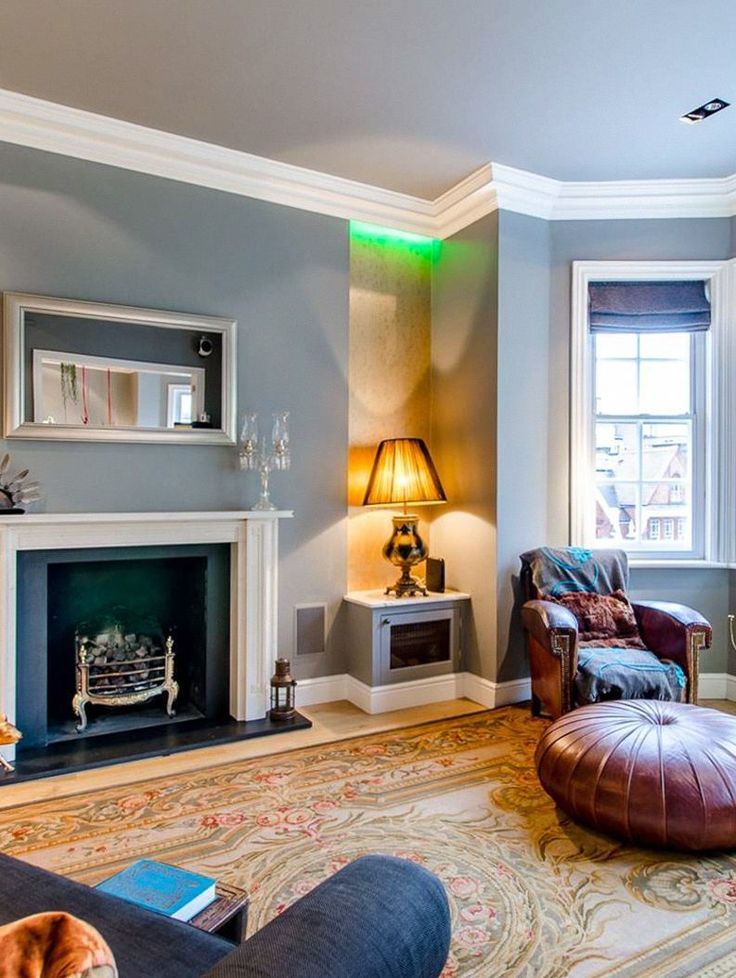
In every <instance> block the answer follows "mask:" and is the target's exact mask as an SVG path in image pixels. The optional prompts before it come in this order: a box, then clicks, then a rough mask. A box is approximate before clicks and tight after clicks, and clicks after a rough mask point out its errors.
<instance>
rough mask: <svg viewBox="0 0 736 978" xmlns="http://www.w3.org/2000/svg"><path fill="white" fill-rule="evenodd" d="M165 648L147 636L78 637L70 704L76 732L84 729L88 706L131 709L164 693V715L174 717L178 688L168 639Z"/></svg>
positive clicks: (169, 639) (172, 650)
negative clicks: (73, 689)
mask: <svg viewBox="0 0 736 978" xmlns="http://www.w3.org/2000/svg"><path fill="white" fill-rule="evenodd" d="M100 639H103V640H104V641H100ZM164 646H165V648H164V649H162V648H161V647H160V646H158V645H156V644H155V642H154V641H153V640H152V639H150V638H149V637H147V636H137V635H122V634H119V635H117V636H114V637H110V636H108V635H104V636H98V638H97V640H96V641H92V640H91V639H89V638H88V637H86V636H85V637H83V638H80V636H79V635H77V636H76V651H77V658H76V664H77V691H76V693H75V695H74V699H73V700H72V708H73V710H74V712H75V713H76V715H77V716H78V717H79V723H78V724H77V732H78V733H82V731H83V730H85V729H86V727H87V714H86V712H85V708H86V706H87V704H88V703H94V704H96V705H97V706H133V705H135V704H136V703H145V702H146V701H147V700H150V699H152V698H153V697H154V696H158V694H159V693H166V712H167V714H168V715H169V716H170V717H173V716H174V714H175V712H176V711H175V710H174V701H175V700H176V697H177V696H178V695H179V684H178V683H177V681H176V680H175V679H174V640H173V638H172V637H171V636H170V635H169V636H168V638H167V639H166V641H165V643H164Z"/></svg>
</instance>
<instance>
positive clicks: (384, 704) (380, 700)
mask: <svg viewBox="0 0 736 978" xmlns="http://www.w3.org/2000/svg"><path fill="white" fill-rule="evenodd" d="M461 685H462V683H461V675H459V674H458V673H451V674H450V675H448V676H431V677H429V678H428V679H414V680H412V681H411V682H406V683H391V684H390V685H387V686H367V685H366V684H365V683H362V682H360V680H359V679H355V677H354V676H347V694H348V699H349V700H350V702H351V703H353V704H355V706H357V707H358V708H359V709H361V710H363V711H364V712H365V713H388V712H389V711H390V710H405V709H406V708H407V707H409V706H426V704H427V703H441V702H442V701H443V700H455V699H458V698H459V697H460V696H462V693H461V692H460V690H459V688H458V687H459V686H461Z"/></svg>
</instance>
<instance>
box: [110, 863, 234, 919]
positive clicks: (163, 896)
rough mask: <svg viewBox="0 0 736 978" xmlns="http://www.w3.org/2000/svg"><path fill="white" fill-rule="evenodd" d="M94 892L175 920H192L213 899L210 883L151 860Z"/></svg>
mask: <svg viewBox="0 0 736 978" xmlns="http://www.w3.org/2000/svg"><path fill="white" fill-rule="evenodd" d="M97 889H98V890H102V892H103V893H109V894H111V895H112V896H116V897H121V899H123V900H128V901H130V903H137V904H138V906H140V907H145V908H146V910H155V911H156V913H162V914H165V915H166V916H167V917H173V919H174V920H191V919H192V917H196V915H197V914H198V913H199V912H200V910H204V908H205V907H207V906H209V904H210V903H212V901H213V900H214V899H215V881H214V880H213V879H210V878H209V877H208V876H200V875H199V874H198V873H190V872H188V871H187V870H186V869H179V868H178V866H169V865H168V863H158V862H155V861H154V860H153V859H139V860H138V862H135V863H132V864H131V865H130V866H128V867H127V868H126V869H123V870H122V871H121V872H119V873H115V875H114V876H110V877H109V879H106V880H103V881H102V882H101V883H98V884H97Z"/></svg>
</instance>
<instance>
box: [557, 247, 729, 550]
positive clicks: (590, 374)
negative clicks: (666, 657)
mask: <svg viewBox="0 0 736 978" xmlns="http://www.w3.org/2000/svg"><path fill="white" fill-rule="evenodd" d="M733 273H736V264H734V263H732V262H720V261H714V262H575V263H574V266H573V302H572V313H573V317H572V327H573V331H572V362H571V425H570V431H571V453H570V477H571V529H570V542H571V543H572V544H574V545H577V546H585V547H591V546H593V547H595V546H600V547H606V546H608V547H621V548H623V549H625V550H626V551H627V552H628V553H629V554H630V555H631V556H633V557H635V558H639V559H642V558H650V559H652V558H653V559H657V560H678V559H706V560H724V561H725V560H732V559H734V558H733V555H734V553H736V534H735V533H734V529H735V527H734V522H735V521H734V517H733V514H732V513H731V509H732V508H733V507H732V505H731V504H730V500H731V496H733V495H736V486H733V485H732V484H731V482H732V480H733V473H731V472H730V471H729V470H728V465H727V460H728V458H731V457H733V454H734V451H736V431H735V426H733V425H731V424H728V423H724V421H725V420H727V419H728V418H729V417H730V414H729V413H728V400H727V390H728V383H729V379H728V377H727V376H726V374H727V373H728V372H729V370H730V369H731V368H730V367H726V366H725V365H726V364H730V363H731V361H730V360H729V358H728V356H727V350H728V349H729V343H730V340H729V338H728V335H727V328H728V324H729V323H728V321H729V316H728V315H727V308H728V302H729V301H730V298H729V296H730V293H729V278H730V277H731V276H732V274H733ZM734 280H735V281H736V275H734ZM625 287H629V288H630V289H631V291H630V292H629V298H631V297H632V296H633V299H631V301H630V302H629V303H628V308H627V307H626V302H628V300H626V302H625V303H624V305H623V306H621V304H619V306H618V307H616V306H615V302H616V301H619V300H620V298H621V296H622V295H623V290H624V288H625ZM647 292H649V293H650V298H652V308H651V310H649V309H647V308H646V306H644V307H642V301H643V299H646V298H647ZM678 295H679V296H680V297H682V298H683V304H682V306H681V307H676V306H672V304H669V305H668V304H667V303H666V302H664V301H662V300H663V297H664V296H670V297H671V296H678ZM696 295H700V301H699V303H698V302H693V301H692V300H693V297H694V296H696ZM606 303H609V306H608V307H607V306H606ZM619 309H622V310H623V311H622V313H619ZM643 312H645V313H646V314H645V315H644V314H642V313H643ZM731 382H733V381H731ZM721 418H723V419H724V421H721Z"/></svg>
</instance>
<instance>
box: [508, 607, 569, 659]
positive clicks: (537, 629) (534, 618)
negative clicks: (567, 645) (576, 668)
mask: <svg viewBox="0 0 736 978" xmlns="http://www.w3.org/2000/svg"><path fill="white" fill-rule="evenodd" d="M521 623H522V625H523V626H524V628H525V630H526V631H527V632H529V634H530V635H531V636H532V638H534V640H535V641H537V642H539V644H540V645H541V646H542V647H543V648H545V649H546V650H547V652H549V653H550V655H555V656H557V657H558V658H559V656H560V646H559V643H558V642H556V641H555V639H556V638H557V637H558V636H566V637H568V638H569V640H570V642H572V640H573V639H577V635H578V621H577V618H576V617H575V615H574V614H573V613H572V612H571V611H570V610H569V609H568V608H565V607H564V605H561V604H556V603H555V602H554V601H526V602H525V603H524V605H523V607H522V609H521Z"/></svg>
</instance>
